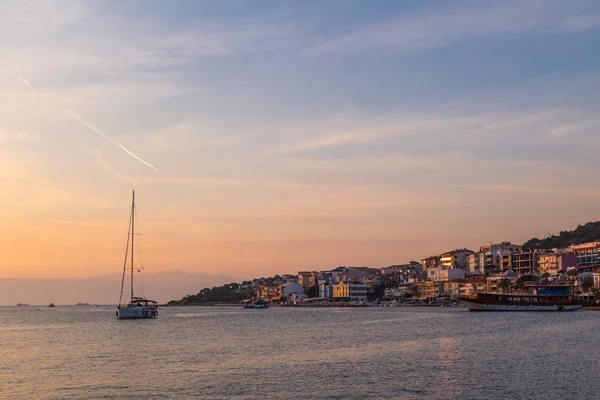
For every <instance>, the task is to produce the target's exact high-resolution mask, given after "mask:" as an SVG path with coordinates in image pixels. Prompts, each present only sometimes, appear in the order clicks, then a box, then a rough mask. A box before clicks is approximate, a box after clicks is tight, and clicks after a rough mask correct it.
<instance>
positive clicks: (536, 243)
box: [523, 221, 600, 250]
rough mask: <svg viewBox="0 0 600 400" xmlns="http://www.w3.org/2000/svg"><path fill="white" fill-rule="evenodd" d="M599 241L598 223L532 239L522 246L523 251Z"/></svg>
mask: <svg viewBox="0 0 600 400" xmlns="http://www.w3.org/2000/svg"><path fill="white" fill-rule="evenodd" d="M595 241H600V221H597V222H588V223H587V224H585V225H579V226H578V227H577V228H575V229H574V230H572V231H562V232H560V233H559V234H558V235H552V236H550V237H548V238H546V239H538V238H533V239H529V240H528V241H527V242H525V243H524V244H523V249H524V250H535V249H554V248H563V247H568V246H570V245H572V244H581V243H585V242H595Z"/></svg>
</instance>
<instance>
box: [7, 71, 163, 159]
mask: <svg viewBox="0 0 600 400" xmlns="http://www.w3.org/2000/svg"><path fill="white" fill-rule="evenodd" d="M18 78H19V80H20V81H21V82H23V83H24V84H25V85H27V87H28V88H29V89H33V87H32V86H31V85H30V84H29V82H28V81H27V79H25V78H23V77H22V76H21V75H19V76H18ZM65 110H66V111H67V112H68V113H69V114H71V115H72V116H73V117H74V118H75V119H77V120H78V121H79V122H80V123H81V124H82V125H83V126H85V127H86V128H88V129H90V130H92V131H94V132H96V133H97V134H98V135H100V136H102V137H103V138H104V139H106V140H108V141H109V142H111V143H112V144H114V145H115V146H118V147H119V148H120V149H121V150H123V151H124V152H125V153H127V154H129V155H130V156H131V157H133V158H135V159H136V160H138V161H139V162H141V163H142V164H145V165H147V166H148V167H150V168H152V169H153V170H155V171H158V169H157V168H156V167H155V166H153V165H151V164H150V163H148V162H146V161H144V160H142V159H141V158H140V157H138V156H136V155H135V154H133V153H132V152H131V151H130V150H129V149H127V148H126V147H125V146H123V145H121V144H120V143H119V142H117V141H116V140H114V139H113V138H111V137H110V136H108V135H106V134H105V133H104V132H102V131H101V130H100V129H98V128H96V127H94V126H93V125H92V124H90V123H89V122H87V121H86V120H85V119H84V118H83V117H82V116H81V115H79V114H77V113H76V112H75V111H73V110H70V109H68V108H67V109H65Z"/></svg>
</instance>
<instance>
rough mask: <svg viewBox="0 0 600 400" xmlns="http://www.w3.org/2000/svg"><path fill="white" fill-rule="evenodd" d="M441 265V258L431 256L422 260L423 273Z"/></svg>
mask: <svg viewBox="0 0 600 400" xmlns="http://www.w3.org/2000/svg"><path fill="white" fill-rule="evenodd" d="M439 265H440V257H439V256H431V257H427V258H424V259H422V260H421V269H422V270H423V271H425V270H427V269H428V268H435V267H438V266H439Z"/></svg>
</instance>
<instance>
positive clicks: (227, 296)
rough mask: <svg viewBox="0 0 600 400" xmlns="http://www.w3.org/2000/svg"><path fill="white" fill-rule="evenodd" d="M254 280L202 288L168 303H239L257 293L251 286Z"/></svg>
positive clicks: (173, 304)
mask: <svg viewBox="0 0 600 400" xmlns="http://www.w3.org/2000/svg"><path fill="white" fill-rule="evenodd" d="M251 284H252V282H250V281H246V282H242V284H239V283H228V284H226V285H223V286H215V287H213V288H212V289H210V288H205V289H202V290H201V291H200V292H199V293H198V294H191V295H188V296H185V297H184V298H182V299H181V300H172V301H170V302H168V303H167V305H169V306H188V305H210V304H217V303H238V302H240V301H243V300H247V299H249V298H251V297H253V296H254V295H255V290H254V289H253V288H252V287H251Z"/></svg>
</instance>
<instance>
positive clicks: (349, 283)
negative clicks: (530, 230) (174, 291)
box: [169, 239, 600, 306]
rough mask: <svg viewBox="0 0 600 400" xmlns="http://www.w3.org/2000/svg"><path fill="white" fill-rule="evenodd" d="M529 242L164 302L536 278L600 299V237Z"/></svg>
mask: <svg viewBox="0 0 600 400" xmlns="http://www.w3.org/2000/svg"><path fill="white" fill-rule="evenodd" d="M536 240H537V239H536ZM537 246H539V244H538V245H537ZM527 247H531V246H524V245H515V244H513V243H510V242H501V243H495V244H487V245H482V246H480V247H479V249H478V250H476V251H473V250H470V249H466V248H460V249H453V250H451V251H447V252H444V253H440V254H437V255H433V256H430V257H427V258H424V259H422V260H420V261H410V262H407V263H404V264H398V265H390V266H385V267H381V268H373V267H368V266H340V267H337V268H335V269H332V270H323V271H317V270H305V271H298V272H297V273H296V274H284V275H276V276H274V277H270V278H260V279H253V280H251V281H245V282H242V283H241V284H237V283H232V284H229V285H224V286H222V287H219V288H213V289H208V288H206V289H203V290H202V291H200V293H198V294H197V295H191V296H186V297H184V298H183V299H181V300H179V301H172V302H170V303H169V305H195V304H196V305H202V304H215V303H235V304H240V303H250V302H252V303H255V302H261V303H263V304H273V305H275V304H277V305H292V306H364V305H392V306H393V305H456V304H458V303H457V301H456V299H457V298H459V297H469V296H474V295H476V294H477V293H523V292H525V291H526V289H527V287H528V286H529V285H534V284H535V285H568V286H569V287H570V288H571V290H572V293H573V295H575V296H577V297H578V298H579V299H581V300H583V301H585V302H586V303H595V302H596V301H597V300H598V299H600V241H593V242H585V243H580V244H573V245H569V246H567V247H563V248H549V249H546V248H534V249H531V248H527Z"/></svg>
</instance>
